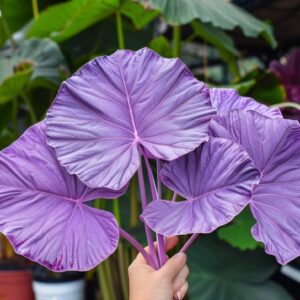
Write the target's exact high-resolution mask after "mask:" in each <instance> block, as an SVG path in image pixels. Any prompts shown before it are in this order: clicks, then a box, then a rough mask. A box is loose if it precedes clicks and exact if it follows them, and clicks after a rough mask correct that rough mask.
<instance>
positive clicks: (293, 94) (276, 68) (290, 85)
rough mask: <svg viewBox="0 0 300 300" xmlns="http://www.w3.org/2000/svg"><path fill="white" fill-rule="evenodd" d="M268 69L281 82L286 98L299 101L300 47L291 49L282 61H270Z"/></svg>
mask: <svg viewBox="0 0 300 300" xmlns="http://www.w3.org/2000/svg"><path fill="white" fill-rule="evenodd" d="M270 70H271V71H272V72H274V73H275V74H276V75H277V76H278V78H279V79H280V81H281V82H282V84H283V86H284V88H285V91H286V94H287V100H289V101H295V102H297V103H300V49H299V48H296V49H293V50H292V51H291V52H290V53H289V55H288V56H287V57H286V58H285V59H283V62H282V63H281V62H279V61H275V60H274V61H272V62H271V64H270Z"/></svg>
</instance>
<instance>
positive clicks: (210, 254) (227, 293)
mask: <svg viewBox="0 0 300 300" xmlns="http://www.w3.org/2000/svg"><path fill="white" fill-rule="evenodd" d="M188 256H189V257H188V264H189V267H190V270H191V272H190V277H189V286H190V288H189V296H190V300H228V299H230V300H241V299H243V300H254V299H255V300H282V299H285V300H292V297H291V296H290V295H289V294H288V293H287V292H286V291H285V290H284V289H283V288H282V287H281V286H279V285H278V284H276V283H274V282H272V281H271V280H270V279H269V278H270V277H271V276H272V275H273V274H274V272H275V271H276V269H277V264H276V262H275V260H274V259H273V258H272V257H271V256H267V255H266V254H265V253H264V252H263V251H262V250H260V249H259V250H255V251H239V250H237V249H234V248H232V247H230V246H229V245H228V244H226V243H224V242H222V241H220V240H218V239H216V237H215V236H214V235H210V236H205V237H203V238H200V239H199V240H198V241H197V242H196V243H195V245H193V247H192V248H191V249H190V251H189V253H188Z"/></svg>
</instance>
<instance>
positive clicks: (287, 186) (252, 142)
mask: <svg viewBox="0 0 300 300" xmlns="http://www.w3.org/2000/svg"><path fill="white" fill-rule="evenodd" d="M210 130H211V132H212V134H213V135H215V136H219V137H226V138H229V139H231V140H233V141H235V142H236V143H238V144H240V145H242V146H243V147H244V148H245V149H246V150H247V151H248V153H249V155H250V156H251V157H252V159H253V161H254V163H255V165H256V166H257V168H259V170H260V171H261V179H260V183H259V184H258V185H257V186H256V187H255V188H254V193H253V198H252V200H251V201H250V208H251V211H252V214H253V216H254V218H255V219H256V221H257V223H256V224H255V225H254V227H253V228H252V234H253V236H254V238H255V239H256V240H257V241H262V242H263V243H264V244H265V247H266V252H267V253H269V254H272V255H275V256H276V258H277V261H278V262H279V263H281V264H286V263H288V262H289V261H291V260H292V259H294V258H296V257H297V256H299V255H300V125H299V123H298V122H297V121H289V120H284V119H270V118H268V117H265V116H263V115H261V114H259V113H256V112H253V111H251V112H242V111H231V112H229V113H227V114H224V115H221V116H218V117H214V119H213V120H212V122H211V125H210Z"/></svg>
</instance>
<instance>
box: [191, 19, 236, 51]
mask: <svg viewBox="0 0 300 300" xmlns="http://www.w3.org/2000/svg"><path fill="white" fill-rule="evenodd" d="M192 27H193V29H194V32H195V34H196V35H197V36H199V37H201V38H202V39H203V40H205V41H206V42H208V43H209V44H211V45H213V46H215V47H217V48H220V49H224V50H226V51H227V52H228V53H230V54H232V55H234V56H238V55H239V51H238V50H237V49H236V48H235V46H234V43H233V40H232V38H231V37H230V36H229V35H227V34H226V33H225V32H223V31H222V30H220V29H218V28H216V27H214V26H212V25H210V24H208V23H201V22H199V21H194V22H193V23H192Z"/></svg>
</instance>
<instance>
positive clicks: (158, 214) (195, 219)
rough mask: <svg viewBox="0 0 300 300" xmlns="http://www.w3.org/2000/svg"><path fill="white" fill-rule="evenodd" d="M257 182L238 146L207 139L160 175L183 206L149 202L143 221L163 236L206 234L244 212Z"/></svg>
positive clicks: (246, 157) (255, 175) (168, 202)
mask: <svg viewBox="0 0 300 300" xmlns="http://www.w3.org/2000/svg"><path fill="white" fill-rule="evenodd" d="M258 178H259V172H258V171H257V169H256V168H255V167H254V165H253V162H252V161H251V159H250V158H249V156H248V154H247V153H246V151H244V150H243V149H242V147H240V146H238V145H236V144H235V143H233V142H231V141H228V140H226V139H219V138H211V139H210V140H209V141H208V142H205V143H203V144H201V146H200V147H198V148H197V149H196V150H194V151H193V152H191V153H189V154H187V155H185V156H183V157H181V158H179V159H177V160H174V161H172V162H169V163H166V164H165V165H164V167H163V169H162V171H161V180H162V182H163V183H164V184H165V185H166V186H168V187H169V188H170V189H172V190H174V191H176V192H177V193H178V194H180V195H181V196H182V197H184V198H186V199H187V201H181V202H174V201H165V200H161V201H153V202H151V203H150V204H149V205H148V206H147V207H146V209H145V210H144V212H143V214H142V216H141V217H142V219H143V220H144V221H145V222H146V223H147V225H148V226H150V227H151V228H152V229H153V230H154V231H156V232H158V233H160V234H163V235H166V236H169V235H178V234H188V233H209V232H212V231H213V230H215V229H216V228H218V227H219V226H221V225H224V224H226V223H228V222H230V221H231V220H232V219H233V218H234V217H235V216H236V215H237V214H238V213H240V212H241V211H242V210H243V208H244V207H245V206H246V205H247V204H248V202H249V200H250V197H251V195H252V185H253V183H255V182H257V180H258Z"/></svg>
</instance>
